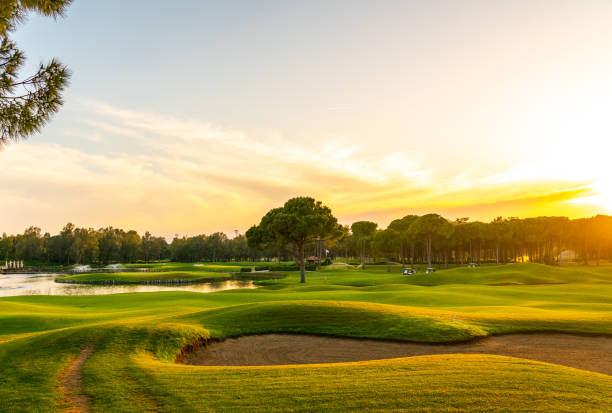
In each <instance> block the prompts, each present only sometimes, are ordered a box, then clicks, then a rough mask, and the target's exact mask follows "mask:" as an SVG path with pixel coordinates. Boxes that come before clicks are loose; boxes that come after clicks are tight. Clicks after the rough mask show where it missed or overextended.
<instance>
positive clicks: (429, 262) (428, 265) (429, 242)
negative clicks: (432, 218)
mask: <svg viewBox="0 0 612 413" xmlns="http://www.w3.org/2000/svg"><path fill="white" fill-rule="evenodd" d="M427 268H431V237H430V238H429V239H428V240H427Z"/></svg>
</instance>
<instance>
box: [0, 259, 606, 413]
mask: <svg viewBox="0 0 612 413" xmlns="http://www.w3.org/2000/svg"><path fill="white" fill-rule="evenodd" d="M177 266H178V265H177ZM219 266H222V265H221V264H219ZM171 271H175V268H169V271H168V272H167V273H164V272H161V273H142V274H144V275H153V274H158V275H160V274H161V275H164V276H168V274H169V273H170V274H171ZM199 271H200V272H202V273H203V275H205V276H206V277H208V276H209V275H210V273H212V272H210V271H209V270H207V269H206V266H202V265H198V264H189V263H188V264H181V265H180V272H187V273H197V272H199ZM132 274H135V275H132ZM142 274H136V273H131V272H124V273H121V274H120V275H121V276H122V277H125V278H126V279H128V278H130V277H140V276H141V275H142ZM216 274H217V275H219V276H223V273H219V272H217V273H216ZM255 274H257V273H254V275H255ZM94 275H95V276H99V274H89V276H94ZM182 276H183V275H181V277H182ZM307 279H308V281H307V283H306V284H301V283H300V282H299V281H300V274H299V272H297V271H293V272H287V273H285V276H284V277H283V278H270V279H261V280H257V279H256V278H255V284H256V285H257V286H258V288H256V289H236V290H231V291H221V292H215V293H208V294H202V293H194V292H183V291H179V292H176V291H172V292H152V293H135V294H110V295H96V296H87V295H85V296H42V295H39V296H19V297H4V298H0V371H1V372H2V373H1V375H0V411H2V412H56V411H82V412H109V411H113V412H179V411H202V412H205V411H227V412H231V411H241V410H245V409H255V410H257V409H262V406H265V410H266V411H279V412H280V411H355V410H363V411H381V410H387V411H398V410H402V411H425V412H426V411H509V410H512V411H568V412H569V411H598V412H599V411H610V410H612V376H611V374H612V366H611V365H610V355H611V354H612V301H611V300H610V297H611V296H612V266H608V265H602V266H568V267H553V266H545V265H540V264H506V265H500V266H496V265H490V266H482V267H478V268H468V267H457V268H452V269H448V270H439V271H437V272H435V273H434V274H425V273H424V272H418V273H417V274H416V275H410V276H405V275H402V271H401V266H399V265H370V266H368V267H367V268H366V269H365V270H363V269H360V268H358V267H356V266H350V265H344V264H340V263H337V264H332V265H328V266H322V267H321V270H320V271H316V272H314V271H313V272H307ZM452 343H459V344H452ZM454 346H455V347H454ZM585 354H586V355H587V356H584V355H585Z"/></svg>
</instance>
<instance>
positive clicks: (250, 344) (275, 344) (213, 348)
mask: <svg viewBox="0 0 612 413" xmlns="http://www.w3.org/2000/svg"><path fill="white" fill-rule="evenodd" d="M458 353H473V354H496V355H501V356H511V357H520V358H524V359H529V360H536V361H544V362H547V363H555V364H561V365H564V366H569V367H575V368H579V369H584V370H590V371H595V372H599V373H604V374H612V337H607V336H580V335H573V334H548V333H538V334H508V335H501V336H493V337H488V338H485V339H482V340H478V341H474V342H469V343H462V344H417V343H402V342H392V341H382V340H361V339H348V338H337V337H322V336H311V335H301V334H299V335H298V334H263V335H252V336H244V337H239V338H233V339H227V340H225V341H222V342H218V343H213V344H209V345H208V346H206V347H199V348H196V349H195V350H193V351H192V352H190V353H188V354H186V355H185V356H184V357H183V358H182V360H181V362H182V363H184V364H191V365H200V366H263V365H283V364H312V363H338V362H347V361H365V360H379V359H388V358H396V357H410V356H423V355H431V354H458Z"/></svg>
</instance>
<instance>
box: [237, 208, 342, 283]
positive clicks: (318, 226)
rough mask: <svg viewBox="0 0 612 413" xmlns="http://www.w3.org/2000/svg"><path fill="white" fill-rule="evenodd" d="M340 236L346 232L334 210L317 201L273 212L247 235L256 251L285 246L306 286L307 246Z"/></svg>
mask: <svg viewBox="0 0 612 413" xmlns="http://www.w3.org/2000/svg"><path fill="white" fill-rule="evenodd" d="M340 234H342V229H341V227H340V225H339V224H338V220H337V219H336V218H335V217H334V216H333V215H332V212H331V209H329V208H328V207H326V206H325V205H323V204H322V203H321V201H315V200H314V199H313V198H309V197H298V198H292V199H290V200H288V201H287V202H286V203H285V205H284V206H283V207H281V208H275V209H272V210H270V211H269V212H268V213H267V214H266V215H264V216H263V218H262V219H261V222H260V223H259V225H255V226H252V227H251V228H250V229H249V230H248V231H247V233H246V236H247V242H248V244H249V246H250V247H252V248H266V247H268V246H270V245H272V246H277V245H283V247H284V248H285V249H286V250H287V251H288V252H289V253H291V255H293V257H294V258H295V261H296V263H297V264H298V265H299V266H300V282H302V283H305V282H306V273H305V264H304V247H305V246H306V244H308V243H311V242H314V241H315V240H318V239H329V238H334V237H338V236H340Z"/></svg>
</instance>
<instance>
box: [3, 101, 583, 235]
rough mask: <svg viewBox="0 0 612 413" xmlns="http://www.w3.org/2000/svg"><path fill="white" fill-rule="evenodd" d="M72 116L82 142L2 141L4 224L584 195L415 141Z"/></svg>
mask: <svg viewBox="0 0 612 413" xmlns="http://www.w3.org/2000/svg"><path fill="white" fill-rule="evenodd" d="M79 116H80V122H81V123H82V125H84V126H85V129H86V130H87V132H86V134H85V135H84V136H82V137H84V138H85V139H88V141H89V142H90V144H89V145H88V147H87V149H75V148H70V147H67V146H63V145H60V144H50V143H35V140H32V141H30V142H26V143H22V144H18V145H12V146H9V147H8V148H7V149H6V150H5V151H3V152H2V153H0V162H1V164H2V170H3V173H2V174H0V187H1V188H11V189H10V191H9V193H8V194H5V195H4V196H3V201H2V206H1V208H2V211H1V212H2V215H3V217H7V218H8V219H7V224H5V225H8V228H1V229H0V230H8V231H14V232H16V231H21V230H22V229H23V227H24V226H26V225H30V224H37V225H40V226H43V227H44V228H45V229H49V230H52V231H55V230H57V229H59V227H60V226H61V225H63V224H64V223H65V222H67V221H69V220H71V221H74V222H75V223H77V224H78V225H87V226H102V225H120V226H124V227H129V228H135V229H138V230H140V231H144V230H151V231H155V232H157V233H162V234H165V235H173V234H174V233H175V232H178V233H180V234H183V233H189V234H192V233H198V232H209V231H213V230H225V231H231V230H233V229H234V228H240V229H242V230H244V229H246V228H247V227H248V226H249V225H251V224H253V223H255V222H256V221H257V220H258V219H259V218H260V217H261V215H262V214H263V213H265V212H266V211H267V209H269V208H271V207H274V206H276V205H279V204H280V203H282V202H284V201H285V200H286V199H287V198H289V197H291V196H297V195H311V196H315V197H317V198H319V199H322V200H324V201H325V202H326V203H327V204H328V205H330V206H331V207H332V208H333V209H334V211H335V212H336V214H337V215H339V216H340V217H341V218H343V219H344V220H346V221H347V222H350V220H351V219H355V218H367V217H371V218H376V219H377V220H379V222H380V223H381V224H383V225H384V224H386V222H387V221H388V220H389V219H391V218H393V217H396V216H401V215H403V214H406V213H409V212H411V211H412V212H429V211H425V210H426V209H429V210H435V211H439V212H444V213H447V214H467V211H473V212H474V213H475V214H476V215H477V216H476V217H486V216H488V215H494V214H497V213H499V212H495V211H496V210H500V211H501V210H503V211H507V212H508V213H510V212H509V211H510V208H506V207H507V206H514V207H516V209H517V210H518V209H519V208H518V206H519V205H520V206H521V208H520V210H521V211H523V210H526V207H525V208H523V207H524V206H525V205H528V204H529V205H531V206H533V205H534V203H533V202H532V203H530V202H529V201H524V200H525V199H536V198H537V199H540V201H538V202H539V203H538V205H539V209H538V211H540V212H543V213H546V211H547V209H546V205H553V204H554V205H557V206H558V204H559V203H560V202H563V201H566V200H567V199H571V196H574V197H578V196H582V197H584V196H585V193H584V192H580V193H572V195H571V196H570V198H568V196H569V195H568V194H569V193H565V194H566V195H568V196H564V197H561V198H559V197H557V198H555V197H550V198H538V197H542V196H544V195H547V194H551V193H554V192H555V191H567V190H568V189H572V188H576V187H577V186H578V185H579V184H580V185H583V184H584V183H576V182H568V181H559V182H555V181H552V180H546V181H530V180H529V173H524V172H521V173H516V172H514V171H493V172H487V173H483V172H479V171H475V170H469V169H468V170H465V171H452V170H451V171H448V170H445V169H444V168H443V167H440V166H439V165H435V164H431V163H429V164H427V163H426V162H424V160H423V159H422V158H421V156H420V155H419V154H418V153H416V152H412V153H411V154H407V153H404V152H402V151H394V152H391V153H389V154H387V155H385V156H382V157H381V156H374V155H372V154H371V153H370V152H369V150H368V149H369V148H367V147H364V146H358V145H351V144H350V139H346V138H338V139H331V140H329V141H328V142H327V143H326V144H325V145H322V146H320V147H314V146H312V145H308V144H299V143H296V142H294V141H291V140H288V139H283V137H282V136H280V135H278V134H270V135H266V136H252V135H250V134H247V133H245V132H243V131H240V130H236V129H232V128H226V127H221V126H216V125H211V124H209V123H206V122H201V121H199V120H195V119H182V118H178V117H173V116H168V115H159V114H154V113H143V112H137V111H129V110H124V109H122V108H116V107H113V106H110V105H106V104H102V103H98V102H91V101H86V102H82V104H81V107H80V115H79ZM61 133H62V134H63V135H65V136H79V135H80V134H81V132H80V130H79V129H74V130H73V129H66V128H64V130H62V131H61ZM111 138H113V139H118V138H120V139H121V142H123V143H124V145H114V146H113V148H112V151H113V152H112V153H111V152H108V148H107V147H105V146H103V145H104V142H105V141H106V140H108V139H111ZM98 145H99V146H98ZM517 182H521V185H516V184H517ZM542 199H543V200H542ZM520 200H523V201H520ZM513 202H514V203H513ZM553 210H555V209H554V208H549V209H548V211H553ZM468 215H471V214H468ZM449 217H451V216H449Z"/></svg>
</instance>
